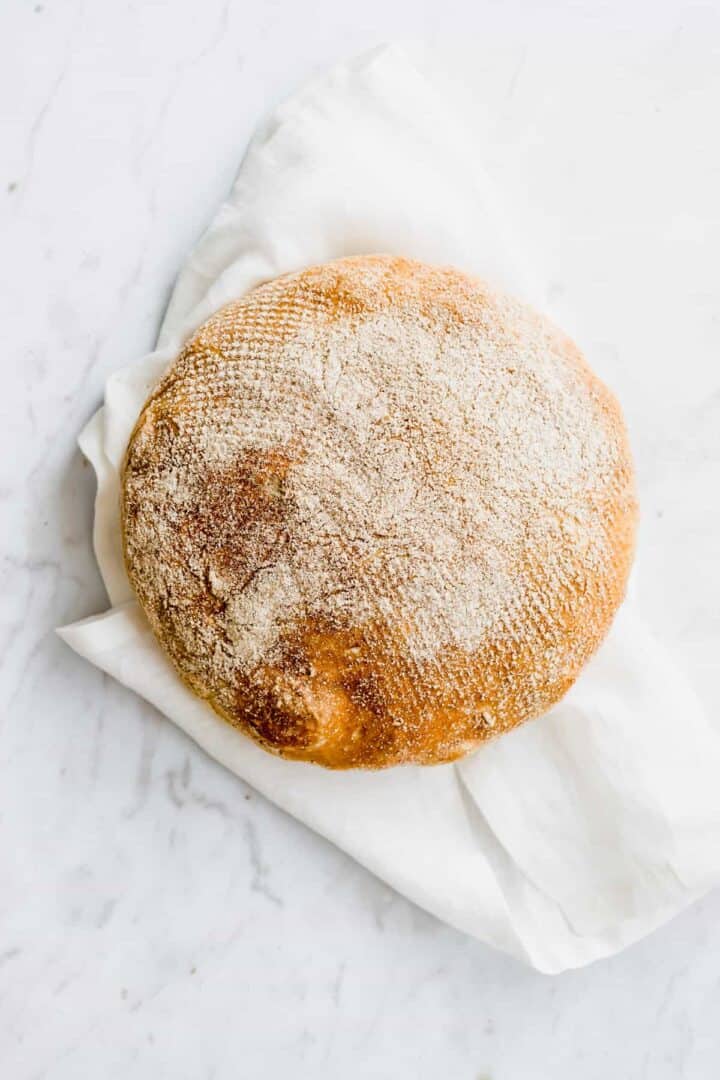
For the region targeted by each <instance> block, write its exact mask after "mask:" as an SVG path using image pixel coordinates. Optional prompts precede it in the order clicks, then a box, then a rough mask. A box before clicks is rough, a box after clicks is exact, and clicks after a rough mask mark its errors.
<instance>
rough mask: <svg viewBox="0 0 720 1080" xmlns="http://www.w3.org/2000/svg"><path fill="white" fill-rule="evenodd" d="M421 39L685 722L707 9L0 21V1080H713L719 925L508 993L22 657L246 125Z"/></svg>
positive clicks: (46, 644)
mask: <svg viewBox="0 0 720 1080" xmlns="http://www.w3.org/2000/svg"><path fill="white" fill-rule="evenodd" d="M451 29H455V30H457V29H460V30H461V31H462V36H463V38H464V39H465V40H466V42H467V51H468V55H469V54H470V53H471V52H472V56H473V59H472V68H473V72H474V74H473V79H474V83H475V93H474V95H473V101H472V102H471V103H468V102H467V100H465V101H460V100H459V101H458V105H459V107H461V108H462V109H463V110H464V111H466V112H467V114H468V118H469V120H470V122H471V124H472V125H473V126H474V129H475V133H476V137H478V138H481V139H483V140H484V142H485V144H486V146H487V164H488V168H489V170H490V171H491V173H492V174H493V176H494V177H495V179H496V180H497V182H498V183H499V184H500V185H501V186H503V187H504V188H505V189H506V194H507V199H508V201H509V202H510V204H511V205H512V206H513V207H515V209H516V212H517V214H518V217H519V218H520V221H521V223H522V226H523V228H524V230H525V232H526V233H527V237H528V246H529V247H530V249H531V250H534V252H535V253H536V258H538V259H542V261H543V262H544V264H545V265H547V266H549V267H550V269H551V271H552V277H553V296H552V299H553V302H554V303H555V304H558V303H560V304H561V305H564V306H566V307H567V310H568V311H572V317H571V318H569V321H570V328H571V329H572V330H573V331H574V332H576V333H577V335H578V336H579V338H580V339H581V341H582V344H583V345H584V347H585V349H586V351H587V353H588V354H589V357H590V359H591V361H592V362H593V364H594V366H595V367H596V368H597V369H598V370H599V371H600V372H601V373H602V374H603V375H604V376H605V377H606V378H607V380H608V381H609V382H610V383H611V384H615V385H621V386H622V394H623V402H624V405H625V409H626V413H627V416H628V420H629V423H630V426H631V430H632V435H633V441H634V446H635V452H636V458H637V463H638V471H639V476H640V483H641V496H642V503H643V511H644V518H643V530H642V545H641V560H640V571H641V572H640V575H639V581H638V586H639V591H640V594H641V599H642V602H643V604H644V607H645V610H646V611H647V612H648V613H649V614H650V615H651V616H652V618H653V619H654V622H655V625H656V626H657V628H658V631H659V632H660V633H661V635H662V636H663V637H664V638H665V640H666V641H669V642H671V643H673V644H674V645H675V647H676V648H677V650H678V653H679V654H680V655H681V657H682V659H683V662H684V663H685V664H686V666H687V667H688V668H689V669H690V670H691V672H692V673H693V676H694V678H695V681H696V683H697V686H698V688H699V690H700V692H701V694H702V696H703V698H704V700H705V702H706V704H707V707H708V709H709V711H710V714H711V715H713V716H717V715H718V711H719V710H718V706H719V705H720V688H719V683H718V678H717V676H718V660H717V657H718V645H719V644H720V621H719V617H718V611H719V610H720V569H718V565H717V555H716V553H717V550H718V536H719V534H720V506H719V505H718V491H720V366H719V365H718V356H719V351H720V276H719V274H718V257H717V253H718V250H720V210H719V209H718V206H719V204H718V191H720V141H719V140H718V138H717V131H716V128H717V112H718V105H719V104H720V9H718V8H717V6H716V5H713V4H699V3H693V4H690V3H685V4H683V3H677V2H676V3H659V2H651V0H645V2H642V0H635V3H631V4H628V3H627V2H623V3H620V2H619V0H618V2H616V3H603V4H600V3H596V4H593V5H587V4H583V3H580V4H578V3H574V4H569V3H566V4H564V5H556V4H552V3H551V4H543V5H538V4H536V3H534V2H533V0H511V2H509V3H504V4H502V5H501V4H499V3H492V2H489V0H483V2H480V3H470V2H469V0H464V2H463V0H445V2H444V3H443V4H437V3H433V4H431V3H426V2H423V0H415V2H413V3H411V2H410V0H401V2H400V0H398V2H395V3H388V2H387V0H385V2H383V0H367V2H366V3H364V4H363V5H362V7H361V8H352V9H349V8H346V7H345V6H344V5H340V4H335V3H331V2H330V0H316V2H315V3H314V4H313V5H310V4H301V3H298V2H297V0H275V2H273V3H266V4H264V5H261V4H256V5H248V4H247V3H243V2H242V0H207V2H206V3H203V4H198V3H193V2H190V0H157V2H153V3H150V2H148V0H144V2H138V3H120V2H118V0H94V2H93V3H92V4H90V3H86V4H83V3H81V2H79V0H76V2H73V0H53V2H50V0H45V2H44V3H42V2H40V3H35V4H33V3H32V2H20V0H8V2H7V3H6V4H4V5H3V6H2V10H1V11H0V54H1V55H0V103H1V104H0V183H1V184H2V187H1V188H0V222H1V223H2V245H1V247H0V258H1V259H2V265H3V287H2V290H0V325H1V326H2V330H3V346H4V348H3V361H2V363H3V367H2V371H3V377H4V386H3V393H2V395H1V397H0V417H1V419H2V423H0V521H1V522H2V537H3V544H2V586H1V591H0V596H2V603H1V604H0V663H1V664H2V669H1V672H2V673H1V676H0V678H1V693H2V698H1V700H2V711H1V713H0V727H1V730H2V736H1V738H0V829H1V841H0V843H1V846H0V1075H1V1076H2V1077H3V1078H5V1077H7V1078H8V1080H26V1078H27V1080H30V1078H40V1077H48V1078H52V1080H55V1078H60V1080H66V1078H75V1077H82V1078H85V1077H95V1076H97V1077H102V1078H103V1080H105V1078H116V1077H117V1078H120V1077H122V1078H127V1077H132V1078H145V1077H148V1078H150V1077H152V1078H153V1080H157V1078H165V1077H169V1078H186V1077H187V1078H192V1080H195V1078H208V1080H209V1078H215V1080H226V1078H227V1080H236V1078H237V1077H242V1078H251V1080H255V1078H260V1077H262V1078H265V1077H268V1078H273V1080H274V1078H276V1077H278V1078H279V1077H285V1076H293V1077H294V1078H302V1077H308V1078H310V1077H312V1078H313V1080H315V1078H325V1077H327V1078H335V1077H343V1078H354V1077H369V1076H373V1077H393V1078H395V1077H402V1078H405V1077H408V1078H412V1080H415V1078H420V1080H424V1078H433V1080H434V1078H436V1077H443V1078H444V1077H452V1078H453V1080H455V1078H459V1080H465V1078H467V1080H480V1078H482V1080H484V1078H492V1080H526V1078H527V1080H536V1078H537V1077H546V1076H548V1077H549V1076H552V1077H553V1080H555V1078H560V1080H596V1078H597V1080H605V1078H606V1077H608V1076H613V1077H616V1078H618V1080H625V1078H627V1080H670V1078H678V1077H681V1078H683V1080H717V1077H718V1075H720V1027H719V1026H718V1019H717V1018H718V1012H719V1010H720V894H717V893H716V894H715V895H712V896H709V897H708V898H707V899H706V900H705V901H703V902H702V903H700V904H698V905H696V906H695V907H694V908H692V909H691V910H689V911H687V912H686V913H685V914H683V915H682V916H680V917H679V918H677V919H676V920H675V921H674V922H673V923H672V924H671V925H669V926H667V927H665V928H664V929H662V930H660V931H658V932H657V933H655V934H654V935H652V936H651V937H650V938H648V939H647V940H646V941H644V942H642V943H640V944H639V945H636V946H635V947H633V948H632V949H630V950H628V951H627V952H625V953H624V954H623V955H621V956H618V957H616V958H614V959H612V960H609V961H606V962H604V963H601V964H597V965H595V966H593V967H591V968H588V969H586V970H583V971H580V972H575V973H571V974H567V975H564V976H560V977H558V978H554V979H548V978H546V977H543V976H540V975H537V974H534V973H532V972H529V971H527V970H525V969H523V968H522V967H520V966H519V965H518V964H516V963H514V962H512V961H510V960H507V959H505V958H503V957H502V956H499V955H496V954H494V953H493V952H491V951H490V950H489V949H487V948H485V947H483V946H481V945H479V944H477V943H475V942H473V941H471V940H469V939H466V938H463V937H462V936H461V935H459V934H457V933H456V932H454V931H452V930H450V929H448V928H447V927H445V926H443V925H441V924H439V923H437V922H436V921H435V920H433V919H432V918H431V917H429V916H427V915H425V914H423V913H422V912H420V911H418V910H417V909H416V908H414V907H412V906H411V905H410V904H408V903H406V902H405V901H404V900H402V899H400V898H399V897H397V896H396V895H395V894H393V893H392V892H390V891H389V890H388V889H387V888H385V887H384V886H382V885H381V884H379V883H378V882H377V881H375V880H374V879H372V878H371V877H370V876H369V875H368V874H367V873H366V872H365V871H363V870H361V869H360V868H359V867H357V866H355V865H354V864H353V863H352V862H351V861H350V860H349V859H347V858H346V857H345V856H343V855H342V854H340V853H339V852H337V851H336V850H334V849H333V848H331V847H330V846H329V845H328V844H326V843H324V842H323V841H321V840H320V839H318V838H317V837H316V836H314V835H313V834H311V833H309V832H308V831H307V830H305V829H304V828H303V827H302V826H300V825H298V824H297V823H296V822H294V821H292V820H290V819H288V818H287V817H286V816H284V815H283V814H282V813H280V812H279V811H277V810H276V809H275V808H274V807H272V806H270V805H268V804H267V803H265V802H264V801H263V800H261V799H260V798H259V797H257V796H256V795H254V794H253V793H252V792H251V791H250V790H247V789H245V788H244V787H243V785H242V784H240V783H239V782H238V781H237V780H235V779H234V778H233V777H231V776H230V775H228V774H226V773H225V772H224V771H223V770H222V769H221V768H219V767H218V766H216V765H215V764H213V763H212V762H211V761H209V760H208V759H207V758H205V757H204V756H203V755H202V753H201V752H200V751H199V750H197V748H195V747H194V746H193V745H191V744H190V743H189V742H188V741H187V740H186V739H185V738H184V737H183V736H182V735H181V734H180V733H179V732H178V731H176V730H174V729H173V728H172V726H171V725H170V724H169V723H167V722H165V721H163V720H162V719H161V718H160V717H159V716H158V715H157V714H156V713H154V711H153V710H152V709H151V708H150V707H149V706H148V705H146V704H144V703H143V702H141V701H139V700H137V699H136V698H135V697H133V696H132V695H131V694H129V693H128V692H126V691H124V690H123V689H122V688H120V687H119V686H117V685H115V684H113V683H111V682H110V681H108V680H106V679H104V678H103V677H102V676H101V675H100V673H99V672H97V671H95V670H93V669H91V668H90V667H89V666H87V665H85V664H83V663H82V662H81V661H80V660H79V659H78V658H77V657H75V656H74V655H73V654H71V653H70V652H69V651H68V650H67V649H66V648H65V647H64V646H63V645H62V644H61V643H60V642H59V641H58V640H56V639H55V638H54V636H53V634H52V632H51V631H52V627H53V626H55V625H56V624H58V623H60V622H64V621H67V620H69V619H72V618H75V617H79V616H81V615H84V614H89V613H91V612H94V611H97V610H99V609H101V608H102V607H103V606H104V597H103V592H102V588H101V585H100V582H99V578H98V575H97V572H96V570H95V567H94V564H93V561H92V558H91V555H90V545H89V537H90V526H91V501H92V481H91V477H90V471H89V469H88V468H87V467H85V466H84V465H83V463H82V461H81V459H80V456H79V454H78V452H77V451H76V449H75V436H76V434H77V431H78V429H79V428H80V426H81V425H82V424H83V422H84V421H85V420H86V419H87V418H88V416H89V415H90V414H91V413H92V411H93V409H94V408H95V407H96V405H97V403H98V401H99V398H100V394H101V388H102V385H103V381H104V378H105V376H106V375H107V374H108V373H109V372H110V371H111V370H113V368H115V367H117V366H119V365H120V364H122V363H125V362H127V360H128V359H130V358H132V357H133V356H135V355H140V354H142V353H143V352H144V351H146V350H147V349H148V348H149V347H150V346H151V344H152V342H153V338H154V334H155V331H156V328H157V325H158V320H159V317H160V314H161V312H162V308H163V304H164V302H165V300H166V298H167V295H168V291H169V288H170V286H171V283H172V280H173V276H174V274H175V272H176V269H177V267H178V265H179V262H180V261H181V260H182V258H183V256H184V254H185V253H186V251H187V250H188V247H189V246H190V245H191V244H192V242H193V240H194V239H195V238H196V237H197V236H198V234H199V232H200V230H201V229H202V227H203V224H204V223H205V222H206V221H207V220H208V219H209V217H210V216H211V215H212V212H213V210H214V208H215V206H216V205H217V203H218V202H219V201H220V199H221V198H222V196H223V194H224V193H225V191H226V190H227V187H228V185H229V183H230V181H231V178H232V175H233V173H234V171H235V168H236V166H237V162H238V159H239V155H240V154H241V152H242V147H243V144H244V141H245V140H246V138H247V136H248V134H249V133H250V131H251V130H252V128H253V126H254V125H255V123H256V121H257V119H258V118H259V116H260V115H261V114H262V112H263V110H264V109H266V108H267V107H268V105H269V104H270V103H272V102H274V101H275V100H277V99H278V97H280V96H282V94H283V93H284V92H286V91H287V90H289V89H290V88H291V87H292V86H293V85H295V84H296V82H297V81H298V80H299V79H301V78H302V77H304V76H305V75H306V74H308V73H309V72H310V71H311V70H312V69H313V68H314V67H316V66H317V65H320V64H325V63H327V62H329V61H331V60H332V59H334V58H336V57H338V56H340V55H344V54H347V53H350V52H354V51H356V50H358V49H360V48H362V47H364V46H366V45H370V44H373V43H375V42H376V41H377V40H379V39H381V38H383V37H393V36H397V35H400V34H405V35H407V34H408V33H414V34H422V35H424V36H426V37H429V38H433V37H434V36H436V35H438V34H442V33H443V32H447V31H448V30H451ZM443 82H445V83H446V84H448V85H446V89H447V90H449V92H450V93H456V92H457V85H456V84H455V83H454V81H453V80H448V79H447V78H446V77H443ZM228 102H232V103H233V104H232V105H231V106H229V105H228ZM679 722H682V718H679ZM718 797H719V798H720V783H719V794H718Z"/></svg>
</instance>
